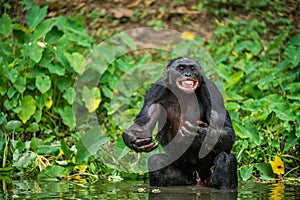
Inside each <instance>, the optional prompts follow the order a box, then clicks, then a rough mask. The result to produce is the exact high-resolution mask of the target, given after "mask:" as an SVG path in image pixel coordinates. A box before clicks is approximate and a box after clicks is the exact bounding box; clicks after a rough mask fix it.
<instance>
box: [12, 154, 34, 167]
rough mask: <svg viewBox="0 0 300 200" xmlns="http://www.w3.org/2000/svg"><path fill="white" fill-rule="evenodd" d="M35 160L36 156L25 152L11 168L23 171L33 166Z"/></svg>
mask: <svg viewBox="0 0 300 200" xmlns="http://www.w3.org/2000/svg"><path fill="white" fill-rule="evenodd" d="M35 159H36V155H35V153H33V152H25V153H24V154H22V155H21V156H20V157H19V158H17V160H15V162H14V164H13V166H14V167H17V168H19V169H25V168H27V167H30V166H33V164H34V162H35Z"/></svg>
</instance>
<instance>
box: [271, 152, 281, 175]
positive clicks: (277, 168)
mask: <svg viewBox="0 0 300 200" xmlns="http://www.w3.org/2000/svg"><path fill="white" fill-rule="evenodd" d="M270 164H271V166H272V170H273V172H274V173H275V174H277V175H279V176H281V175H283V174H284V163H283V161H282V160H281V158H280V157H279V156H275V159H274V161H270Z"/></svg>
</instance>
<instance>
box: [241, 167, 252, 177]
mask: <svg viewBox="0 0 300 200" xmlns="http://www.w3.org/2000/svg"><path fill="white" fill-rule="evenodd" d="M252 172H253V166H250V167H249V166H246V165H244V166H243V167H242V168H241V169H240V175H241V178H242V180H243V181H247V180H249V179H250V178H251V176H252Z"/></svg>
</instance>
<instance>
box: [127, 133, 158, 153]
mask: <svg viewBox="0 0 300 200" xmlns="http://www.w3.org/2000/svg"><path fill="white" fill-rule="evenodd" d="M122 137H123V140H124V142H125V144H126V145H127V146H128V147H129V148H131V149H133V150H135V151H136V152H150V151H152V150H154V149H156V148H157V147H158V142H152V139H151V138H150V137H146V138H141V137H136V136H135V135H134V134H132V131H124V132H123V134H122Z"/></svg>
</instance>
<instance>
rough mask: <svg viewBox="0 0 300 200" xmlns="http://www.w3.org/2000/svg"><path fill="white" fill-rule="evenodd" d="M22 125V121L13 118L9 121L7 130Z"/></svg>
mask: <svg viewBox="0 0 300 200" xmlns="http://www.w3.org/2000/svg"><path fill="white" fill-rule="evenodd" d="M21 125H22V122H20V121H18V120H11V121H9V122H7V125H6V130H8V131H12V130H16V129H17V128H19V127H20V126H21Z"/></svg>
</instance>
